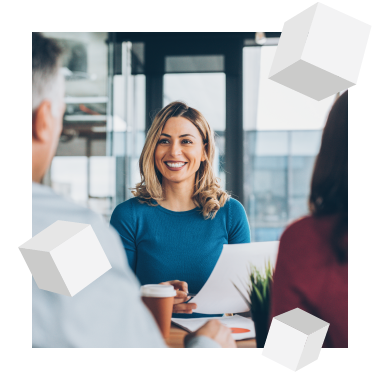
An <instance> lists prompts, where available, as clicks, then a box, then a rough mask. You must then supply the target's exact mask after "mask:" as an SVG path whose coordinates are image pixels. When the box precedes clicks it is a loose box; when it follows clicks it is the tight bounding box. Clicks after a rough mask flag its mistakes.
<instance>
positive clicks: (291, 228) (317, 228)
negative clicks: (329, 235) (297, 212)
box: [281, 215, 336, 239]
mask: <svg viewBox="0 0 380 380" xmlns="http://www.w3.org/2000/svg"><path fill="white" fill-rule="evenodd" d="M335 219H336V216H335V215H328V216H322V217H315V216H312V215H307V216H303V217H301V218H299V219H297V220H295V221H293V222H292V223H290V224H289V225H288V226H287V227H286V229H285V231H284V232H283V234H282V236H281V239H282V238H285V237H286V238H288V237H290V238H293V237H295V236H298V237H299V236H300V235H306V236H308V237H309V238H310V237H312V236H320V235H321V232H328V231H329V230H330V229H331V228H332V226H333V224H334V221H335Z"/></svg>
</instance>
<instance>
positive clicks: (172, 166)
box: [166, 162, 185, 168]
mask: <svg viewBox="0 0 380 380" xmlns="http://www.w3.org/2000/svg"><path fill="white" fill-rule="evenodd" d="M166 164H167V165H168V166H170V167H171V168H181V167H182V166H184V165H185V163H184V162H178V163H177V164H175V163H173V162H167V163H166Z"/></svg>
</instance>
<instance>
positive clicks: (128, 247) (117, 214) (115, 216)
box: [110, 201, 137, 273]
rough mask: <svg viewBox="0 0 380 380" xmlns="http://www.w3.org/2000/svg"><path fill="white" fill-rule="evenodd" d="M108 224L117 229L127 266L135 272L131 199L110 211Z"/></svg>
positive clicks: (135, 249) (134, 242) (134, 218)
mask: <svg viewBox="0 0 380 380" xmlns="http://www.w3.org/2000/svg"><path fill="white" fill-rule="evenodd" d="M110 225H111V226H112V227H113V228H114V229H115V230H116V231H117V233H118V234H119V236H120V239H121V241H122V243H123V247H124V250H125V253H126V255H127V258H128V263H129V266H130V267H131V268H132V270H133V272H134V273H136V265H137V248H136V232H135V231H136V230H135V226H136V215H135V210H134V208H133V204H132V202H131V201H126V202H124V203H121V204H119V205H118V206H117V207H116V208H115V210H114V211H113V213H112V216H111V220H110Z"/></svg>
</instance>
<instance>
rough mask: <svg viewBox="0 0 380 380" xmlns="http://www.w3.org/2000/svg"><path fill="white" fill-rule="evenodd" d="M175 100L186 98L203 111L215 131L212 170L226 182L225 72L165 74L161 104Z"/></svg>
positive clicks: (189, 102) (187, 102)
mask: <svg viewBox="0 0 380 380" xmlns="http://www.w3.org/2000/svg"><path fill="white" fill-rule="evenodd" d="M175 100H181V101H184V102H186V104H188V105H189V106H190V107H193V108H195V109H197V110H198V111H200V112H202V114H203V115H204V117H205V118H206V120H207V122H208V123H209V125H210V127H211V129H212V130H213V131H214V132H215V134H216V135H215V140H216V157H215V162H214V170H215V173H216V175H217V177H218V178H220V179H221V185H222V188H223V189H225V186H226V175H225V172H224V162H225V159H224V157H225V156H224V155H225V129H226V76H225V74H224V73H207V74H206V73H197V74H165V75H164V106H166V105H167V104H169V103H170V102H173V101H175Z"/></svg>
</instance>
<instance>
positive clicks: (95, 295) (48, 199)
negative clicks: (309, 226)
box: [32, 33, 236, 347]
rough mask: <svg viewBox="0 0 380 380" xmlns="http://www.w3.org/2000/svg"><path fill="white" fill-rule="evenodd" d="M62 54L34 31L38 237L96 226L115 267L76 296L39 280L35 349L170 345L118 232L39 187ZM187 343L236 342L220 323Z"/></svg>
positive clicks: (47, 159) (58, 122)
mask: <svg viewBox="0 0 380 380" xmlns="http://www.w3.org/2000/svg"><path fill="white" fill-rule="evenodd" d="M60 54H61V50H60V48H59V46H58V45H57V44H56V43H55V42H54V41H53V40H51V39H48V38H45V37H43V36H42V35H41V34H40V33H33V113H32V115H33V122H32V126H33V132H32V149H33V163H32V180H33V236H34V235H36V234H38V233H39V232H41V231H42V230H44V229H45V228H46V227H48V226H49V225H51V224H52V223H54V222H55V221H57V220H65V221H71V222H79V223H87V224H91V226H92V228H93V229H94V231H95V233H96V235H97V237H98V239H99V241H100V244H101V245H102V247H103V249H104V251H105V253H106V255H107V257H108V260H109V262H110V263H111V265H112V269H110V270H109V271H108V272H106V273H105V274H103V275H102V276H101V277H100V278H98V279H97V280H96V281H94V282H93V283H92V284H90V285H89V286H88V287H86V288H85V289H83V290H82V291H81V292H79V293H78V294H76V295H75V297H73V298H71V297H67V296H63V295H60V294H56V293H52V292H48V291H45V290H41V289H39V288H38V287H37V285H36V283H35V281H34V280H33V347H165V343H164V341H163V339H162V337H161V334H160V332H159V330H158V327H157V325H156V323H155V321H154V319H153V317H152V316H151V314H150V312H149V311H148V310H147V309H146V307H145V306H144V304H143V303H142V301H141V298H140V294H139V283H138V280H137V279H136V277H135V275H134V274H133V272H132V271H131V270H130V268H129V266H128V263H127V259H126V256H125V253H124V250H123V247H122V245H121V242H120V240H119V237H118V235H117V234H116V232H114V231H113V230H111V229H110V228H109V227H108V226H106V225H105V223H104V222H103V221H102V219H101V218H100V217H99V216H97V215H96V214H95V213H93V212H92V211H90V210H88V209H85V208H82V207H79V206H77V205H75V204H73V203H70V202H68V201H66V200H64V199H63V198H61V197H59V196H58V195H56V194H55V193H54V192H53V191H52V190H51V189H50V188H49V187H46V186H43V185H41V184H40V182H41V180H42V178H43V176H44V174H45V172H46V170H47V169H48V167H49V165H50V163H51V160H52V159H53V156H54V154H55V151H56V149H57V145H58V140H59V136H60V134H61V131H62V119H63V114H64V111H65V104H64V79H63V77H62V75H61V74H60V70H59V57H60ZM186 347H236V344H235V341H234V340H233V339H232V335H231V332H230V330H229V329H228V328H227V327H225V326H223V325H222V324H221V323H220V322H219V321H216V320H214V321H211V322H209V323H208V324H206V325H205V326H203V327H202V328H201V329H199V330H198V331H197V332H196V333H194V334H192V335H190V336H189V337H188V338H187V339H186Z"/></svg>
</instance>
